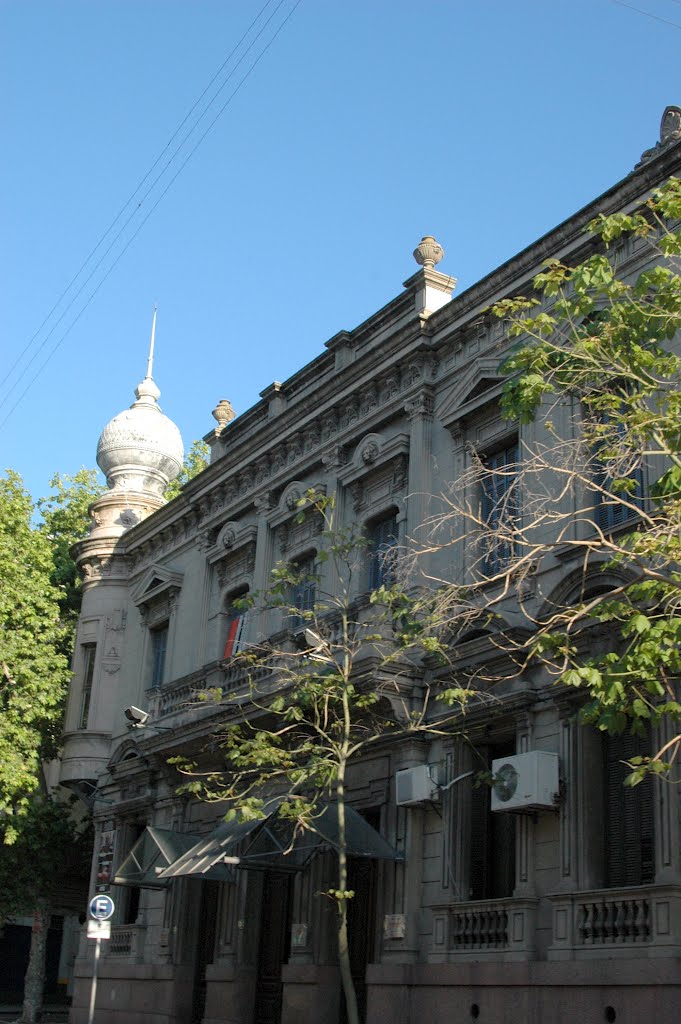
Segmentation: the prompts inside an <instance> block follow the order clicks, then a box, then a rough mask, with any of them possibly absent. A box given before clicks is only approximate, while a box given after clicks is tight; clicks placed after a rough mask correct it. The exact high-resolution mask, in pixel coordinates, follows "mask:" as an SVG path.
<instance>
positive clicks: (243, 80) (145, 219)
mask: <svg viewBox="0 0 681 1024" xmlns="http://www.w3.org/2000/svg"><path fill="white" fill-rule="evenodd" d="M301 3H302V0H296V2H295V3H294V5H293V7H292V8H291V10H290V11H289V12H288V14H287V15H286V17H285V18H284V20H283V21H282V22H281V24H280V25H279V27H278V28H277V30H276V31H275V33H274V35H273V36H272V37H271V39H270V40H269V41H268V42H267V43H266V44H265V46H264V47H263V49H262V50H261V51H260V53H259V54H258V56H257V57H256V59H255V60H254V61H253V63H252V64H251V66H250V68H249V69H248V71H247V72H246V74H245V75H244V76H243V78H242V79H241V80H240V81H239V82H238V84H237V85H236V87H235V88H234V90H233V91H232V92H231V93H230V95H229V97H228V98H227V100H226V101H225V102H224V103H223V105H222V106H221V107H220V109H219V110H218V112H217V114H216V115H215V117H214V118H213V120H212V121H211V122H210V124H209V125H208V127H207V128H206V130H205V132H204V133H203V135H201V136H200V138H199V139H198V141H197V143H196V145H195V146H194V147H193V149H191V150H190V151H189V153H188V154H187V156H186V157H185V159H184V160H183V161H182V163H181V164H180V166H179V168H178V169H177V171H176V172H175V174H174V175H173V177H172V178H171V179H170V181H169V182H168V184H167V185H166V186H165V188H164V189H163V191H162V192H161V194H160V196H159V197H158V199H157V200H156V202H155V203H154V205H153V206H152V207H151V209H150V210H149V212H148V213H147V215H146V216H145V217H144V219H143V220H142V221H141V222H140V223H139V224H138V226H137V227H136V229H135V231H134V232H133V234H132V235H131V236H130V238H129V239H128V241H127V242H126V243H125V245H124V246H123V248H122V249H121V251H120V252H119V254H118V256H117V257H116V259H115V260H114V262H113V263H112V264H111V266H110V267H109V268H108V269H107V271H106V273H105V274H104V277H103V278H102V279H101V281H100V282H99V283H98V284H97V286H96V287H95V288H94V290H93V291H92V292H91V294H90V295H89V297H88V298H87V300H86V301H85V303H84V304H83V306H82V307H81V309H80V310H79V312H78V313H77V314H76V316H75V317H74V319H73V320H72V321H71V323H70V324H69V326H68V327H67V329H66V330H65V331H64V333H63V334H62V336H61V337H60V338H59V340H58V341H57V343H56V345H54V347H53V348H52V350H51V351H50V353H49V355H48V356H47V359H46V360H45V361H44V362H43V363H42V365H41V366H40V367H39V368H38V370H37V371H36V373H35V374H34V375H33V377H32V378H31V380H30V381H29V382H28V384H27V385H26V387H25V388H24V390H23V391H22V392H21V394H20V395H19V397H18V398H17V400H16V402H15V403H14V404H13V405H12V406H11V407H10V409H9V410H8V411H7V413H6V415H5V416H4V418H3V419H2V420H0V428H2V427H4V425H5V423H6V422H7V420H8V419H9V417H10V416H11V415H12V413H13V412H14V410H15V409H16V408H17V406H18V405H19V404H20V402H21V401H22V400H23V398H24V397H25V395H26V394H27V392H28V391H29V389H30V388H31V387H32V386H33V384H34V383H35V382H36V380H37V379H38V377H39V376H40V374H41V373H42V371H43V370H44V369H45V367H46V366H47V364H48V363H49V361H50V360H51V359H52V356H53V355H54V354H55V353H56V352H57V350H58V349H59V348H60V347H61V345H62V343H63V342H64V341H65V339H66V338H67V337H68V335H69V334H70V333H71V331H72V330H73V328H74V327H75V325H76V324H77V323H78V321H79V320H80V318H81V316H82V315H83V313H84V312H85V310H86V309H87V307H88V306H89V305H90V303H91V302H92V300H93V299H94V297H95V295H96V294H97V292H98V291H99V289H100V288H101V287H102V285H103V284H104V282H105V281H106V280H107V279H108V277H109V276H110V275H111V273H112V272H113V271H114V269H115V268H116V266H117V265H118V263H119V262H120V260H121V259H122V258H123V256H124V255H125V253H126V252H127V250H128V249H129V248H130V246H131V245H132V243H133V242H134V240H135V238H136V237H137V235H138V234H139V233H140V231H141V230H142V228H143V227H144V225H145V224H146V222H147V221H148V220H149V218H150V217H151V215H152V213H153V212H154V210H155V209H156V207H157V206H158V205H159V203H160V202H161V201H162V200H163V198H164V197H165V195H166V194H167V193H168V191H169V190H170V188H171V187H172V185H173V184H174V182H175V181H176V180H177V178H178V177H179V176H180V174H181V173H182V171H183V170H184V168H185V167H186V166H187V164H188V163H189V161H190V160H191V158H192V157H193V155H194V153H195V152H196V151H197V149H198V148H199V146H200V145H201V143H202V142H203V140H204V139H205V138H206V136H207V135H208V134H209V132H210V131H211V130H212V128H213V126H214V125H215V124H216V123H217V121H218V120H219V118H220V117H221V116H222V114H223V113H224V111H225V110H226V109H227V107H228V106H229V104H230V103H231V102H232V100H233V99H234V97H235V96H236V94H237V93H238V92H239V90H240V89H241V86H242V85H243V84H244V82H245V81H246V80H247V78H249V76H250V75H251V74H252V72H253V71H254V70H255V68H256V67H257V66H258V64H259V63H260V61H261V60H262V58H263V57H264V56H265V54H266V53H267V51H268V50H269V48H270V46H272V44H273V43H274V41H275V39H276V38H277V36H278V35H279V33H280V32H281V31H282V29H283V28H284V26H285V25H286V24H287V23H288V21H289V20H290V18H291V17H292V15H293V14H294V13H295V11H296V10H297V9H298V7H299V6H300V4H301ZM280 6H281V4H280ZM275 13H276V12H275ZM197 123H198V122H197Z"/></svg>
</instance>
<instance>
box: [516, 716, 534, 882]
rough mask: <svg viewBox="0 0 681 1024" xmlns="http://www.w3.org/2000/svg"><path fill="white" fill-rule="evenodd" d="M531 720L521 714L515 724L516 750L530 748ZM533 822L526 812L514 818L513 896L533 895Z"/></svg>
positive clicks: (523, 751) (521, 751)
mask: <svg viewBox="0 0 681 1024" xmlns="http://www.w3.org/2000/svg"><path fill="white" fill-rule="evenodd" d="M532 745H533V744H532V720H531V716H530V715H522V716H521V717H520V718H519V719H518V721H517V724H516V751H517V752H518V753H519V754H525V753H527V751H529V750H532ZM534 852H535V851H534V822H533V820H532V818H531V817H530V816H529V815H527V814H519V815H517V818H516V836H515V853H516V860H515V865H516V866H515V889H514V891H513V895H514V896H534V895H535V882H534Z"/></svg>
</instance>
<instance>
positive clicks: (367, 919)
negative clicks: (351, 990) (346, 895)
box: [340, 857, 376, 1024]
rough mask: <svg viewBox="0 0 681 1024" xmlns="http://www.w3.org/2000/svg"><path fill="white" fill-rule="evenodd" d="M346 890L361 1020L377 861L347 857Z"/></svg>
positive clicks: (343, 1022) (370, 954) (370, 952)
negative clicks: (352, 893) (348, 896)
mask: <svg viewBox="0 0 681 1024" xmlns="http://www.w3.org/2000/svg"><path fill="white" fill-rule="evenodd" d="M348 889H350V890H352V892H354V894H355V895H354V896H353V897H352V899H351V900H350V901H349V902H348V945H349V947H350V973H351V975H352V981H353V984H354V986H355V995H356V996H357V1011H358V1013H359V1019H360V1021H362V1022H364V1021H365V1020H366V1013H367V983H366V973H367V964H370V963H371V962H372V961H373V957H374V939H375V927H376V861H375V860H366V859H365V858H364V857H351V858H350V859H349V860H348ZM340 1024H347V1012H346V1007H345V995H344V993H343V990H342V988H341V999H340Z"/></svg>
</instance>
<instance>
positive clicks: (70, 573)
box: [37, 468, 104, 657]
mask: <svg viewBox="0 0 681 1024" xmlns="http://www.w3.org/2000/svg"><path fill="white" fill-rule="evenodd" d="M50 487H51V488H52V492H51V493H50V494H49V495H48V496H47V497H45V498H40V500H39V501H38V503H37V507H38V512H39V514H40V516H41V519H42V522H41V524H40V530H41V532H42V533H43V534H44V535H45V536H46V537H47V539H48V540H49V542H50V546H51V548H52V560H53V569H52V572H51V574H50V579H51V582H52V584H53V586H55V587H57V588H58V589H59V590H60V591H61V596H60V598H59V606H60V609H61V616H62V622H63V623H64V625H65V626H67V627H68V631H69V633H68V640H67V643H68V647H67V651H66V653H67V654H68V656H69V657H70V656H71V648H72V642H73V636H72V634H73V632H74V631H75V628H76V624H77V621H78V613H79V611H80V588H81V580H80V576H79V574H78V570H77V568H76V563H75V562H74V560H73V558H72V557H71V548H72V546H73V545H74V544H75V542H76V541H77V540H81V539H82V538H83V537H84V536H85V535H86V533H87V531H88V528H89V526H90V522H91V521H90V516H89V508H90V505H91V504H92V502H93V501H94V500H95V498H97V497H99V495H100V494H101V493H102V491H103V490H104V488H103V486H102V485H101V484H99V483H98V481H97V470H96V469H85V468H82V469H79V470H78V472H77V473H75V474H74V475H73V476H68V475H66V474H60V473H56V474H55V475H54V476H53V477H52V479H51V480H50Z"/></svg>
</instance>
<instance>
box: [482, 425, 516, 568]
mask: <svg viewBox="0 0 681 1024" xmlns="http://www.w3.org/2000/svg"><path fill="white" fill-rule="evenodd" d="M482 463H483V467H484V469H483V476H482V485H481V517H482V521H483V523H484V524H485V525H486V527H487V532H486V533H485V535H484V537H483V559H482V568H483V571H484V572H485V573H486V574H487V575H489V576H493V575H494V574H495V573H497V572H501V571H502V570H503V569H505V568H506V566H507V565H508V564H509V563H510V562H511V561H512V559H513V558H514V556H515V554H516V550H517V540H516V537H515V531H516V526H517V523H518V514H519V502H518V442H517V441H515V442H514V443H513V444H511V445H509V446H508V447H507V448H502V449H501V450H500V451H497V452H493V453H492V454H490V455H485V456H483V458H482Z"/></svg>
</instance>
